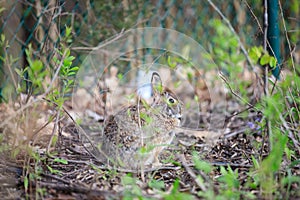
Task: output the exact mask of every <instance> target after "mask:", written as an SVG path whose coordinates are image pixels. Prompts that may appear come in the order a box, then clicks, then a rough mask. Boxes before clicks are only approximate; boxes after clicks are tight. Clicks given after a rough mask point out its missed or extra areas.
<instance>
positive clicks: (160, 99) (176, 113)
mask: <svg viewBox="0 0 300 200" xmlns="http://www.w3.org/2000/svg"><path fill="white" fill-rule="evenodd" d="M151 86H152V92H153V103H152V107H154V108H158V109H159V111H160V113H161V114H162V115H163V116H164V117H166V118H169V119H173V120H176V121H177V124H176V125H180V122H181V119H182V115H181V107H182V103H181V102H180V100H179V99H178V98H177V97H176V95H175V94H174V93H173V92H172V91H171V90H169V89H168V88H165V87H163V85H162V81H161V78H160V76H159V74H158V73H157V72H153V74H152V78H151Z"/></svg>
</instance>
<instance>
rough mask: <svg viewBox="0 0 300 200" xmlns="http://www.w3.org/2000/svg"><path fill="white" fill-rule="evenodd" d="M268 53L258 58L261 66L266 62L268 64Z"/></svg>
mask: <svg viewBox="0 0 300 200" xmlns="http://www.w3.org/2000/svg"><path fill="white" fill-rule="evenodd" d="M270 59H271V57H270V55H269V54H264V55H263V56H262V57H261V58H260V64H261V65H262V66H263V65H266V64H269V63H270Z"/></svg>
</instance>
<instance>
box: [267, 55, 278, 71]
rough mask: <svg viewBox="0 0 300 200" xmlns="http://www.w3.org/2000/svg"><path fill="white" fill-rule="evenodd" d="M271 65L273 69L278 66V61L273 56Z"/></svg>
mask: <svg viewBox="0 0 300 200" xmlns="http://www.w3.org/2000/svg"><path fill="white" fill-rule="evenodd" d="M269 64H270V67H271V68H274V67H276V65H277V60H276V58H274V57H273V56H271V58H270V62H269Z"/></svg>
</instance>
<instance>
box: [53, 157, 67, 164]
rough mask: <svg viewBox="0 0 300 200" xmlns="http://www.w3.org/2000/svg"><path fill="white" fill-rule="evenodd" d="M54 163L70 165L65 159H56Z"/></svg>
mask: <svg viewBox="0 0 300 200" xmlns="http://www.w3.org/2000/svg"><path fill="white" fill-rule="evenodd" d="M53 161H54V162H58V163H62V164H64V165H67V164H68V161H67V160H65V159H62V158H55V159H54V160H53Z"/></svg>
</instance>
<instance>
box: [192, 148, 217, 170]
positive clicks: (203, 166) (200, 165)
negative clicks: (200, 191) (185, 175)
mask: <svg viewBox="0 0 300 200" xmlns="http://www.w3.org/2000/svg"><path fill="white" fill-rule="evenodd" d="M193 162H194V164H195V167H196V169H198V170H202V171H204V172H205V173H207V174H208V173H210V172H211V170H212V166H211V164H209V163H208V162H205V161H203V160H200V159H199V158H198V155H197V153H193Z"/></svg>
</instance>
